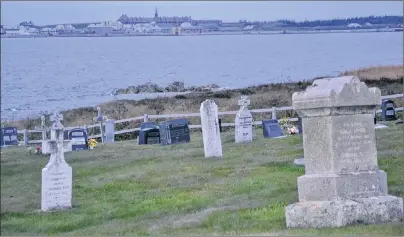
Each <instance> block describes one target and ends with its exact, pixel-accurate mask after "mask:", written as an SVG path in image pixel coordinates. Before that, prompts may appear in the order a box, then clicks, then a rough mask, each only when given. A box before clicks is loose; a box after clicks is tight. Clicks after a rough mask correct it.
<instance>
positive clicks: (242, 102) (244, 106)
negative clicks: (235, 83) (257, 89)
mask: <svg viewBox="0 0 404 237" xmlns="http://www.w3.org/2000/svg"><path fill="white" fill-rule="evenodd" d="M247 98H248V96H245V95H242V96H241V100H239V101H238V105H240V106H241V107H240V109H247V107H248V105H250V100H247Z"/></svg>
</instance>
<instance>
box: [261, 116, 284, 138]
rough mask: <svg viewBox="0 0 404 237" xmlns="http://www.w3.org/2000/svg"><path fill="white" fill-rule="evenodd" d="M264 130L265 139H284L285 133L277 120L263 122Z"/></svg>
mask: <svg viewBox="0 0 404 237" xmlns="http://www.w3.org/2000/svg"><path fill="white" fill-rule="evenodd" d="M262 128H263V133H264V137H265V138H276V137H283V132H282V129H281V127H280V126H279V123H278V120H277V119H269V120H262Z"/></svg>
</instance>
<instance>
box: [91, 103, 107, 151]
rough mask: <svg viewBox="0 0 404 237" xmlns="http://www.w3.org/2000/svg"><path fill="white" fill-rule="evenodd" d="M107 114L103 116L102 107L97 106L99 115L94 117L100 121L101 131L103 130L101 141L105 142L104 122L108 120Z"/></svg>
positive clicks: (96, 120)
mask: <svg viewBox="0 0 404 237" xmlns="http://www.w3.org/2000/svg"><path fill="white" fill-rule="evenodd" d="M107 119H108V118H107V116H103V115H102V112H101V107H99V106H98V107H97V117H95V118H93V120H94V121H95V122H99V123H100V132H101V142H102V143H104V140H105V134H104V131H105V130H104V122H105V121H107Z"/></svg>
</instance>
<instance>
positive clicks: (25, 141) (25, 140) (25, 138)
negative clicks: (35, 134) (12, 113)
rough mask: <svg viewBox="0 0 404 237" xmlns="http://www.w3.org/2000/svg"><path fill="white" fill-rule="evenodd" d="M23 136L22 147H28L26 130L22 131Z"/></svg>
mask: <svg viewBox="0 0 404 237" xmlns="http://www.w3.org/2000/svg"><path fill="white" fill-rule="evenodd" d="M23 134H24V146H27V145H28V130H27V129H24V130H23Z"/></svg>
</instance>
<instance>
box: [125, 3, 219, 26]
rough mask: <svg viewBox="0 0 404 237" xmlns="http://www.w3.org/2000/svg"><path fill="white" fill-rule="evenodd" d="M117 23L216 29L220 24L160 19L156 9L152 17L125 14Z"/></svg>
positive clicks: (184, 18) (176, 17)
mask: <svg viewBox="0 0 404 237" xmlns="http://www.w3.org/2000/svg"><path fill="white" fill-rule="evenodd" d="M118 21H119V22H121V23H123V24H144V23H151V22H155V23H157V24H164V25H171V26H173V27H174V26H176V27H177V26H180V25H181V24H182V23H190V24H192V25H194V26H211V27H215V26H216V27H218V26H219V25H220V24H222V21H221V20H194V19H192V18H191V17H190V16H172V17H165V16H163V17H161V16H159V14H158V11H157V7H156V10H155V12H154V17H128V16H127V15H126V14H123V15H122V16H121V17H119V19H118Z"/></svg>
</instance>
